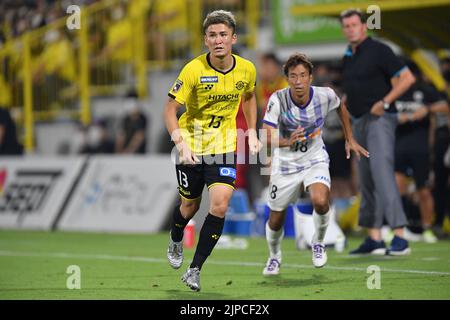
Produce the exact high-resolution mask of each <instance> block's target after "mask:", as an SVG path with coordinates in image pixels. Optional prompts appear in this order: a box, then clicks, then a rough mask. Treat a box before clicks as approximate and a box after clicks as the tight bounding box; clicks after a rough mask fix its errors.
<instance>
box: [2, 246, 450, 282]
mask: <svg viewBox="0 0 450 320" xmlns="http://www.w3.org/2000/svg"><path fill="white" fill-rule="evenodd" d="M0 256H9V257H48V258H64V259H67V258H70V259H94V260H113V261H138V262H153V263H167V260H166V259H161V258H147V257H129V256H114V255H108V254H79V253H67V252H45V253H35V252H17V251H6V250H0ZM208 264H215V265H230V266H238V267H240V266H246V267H263V266H264V265H265V264H264V263H260V262H243V261H219V260H208ZM283 267H284V268H292V269H313V266H311V265H304V264H291V263H286V264H283ZM324 269H330V270H341V271H361V272H367V269H366V268H358V267H334V266H330V265H327V266H325V267H324ZM381 271H383V272H393V273H415V274H425V275H437V276H450V272H442V271H427V270H409V269H391V268H381Z"/></svg>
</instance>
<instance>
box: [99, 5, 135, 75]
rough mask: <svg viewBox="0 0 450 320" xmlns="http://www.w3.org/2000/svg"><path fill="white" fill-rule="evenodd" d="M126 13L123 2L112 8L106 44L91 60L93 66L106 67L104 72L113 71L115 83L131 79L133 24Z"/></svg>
mask: <svg viewBox="0 0 450 320" xmlns="http://www.w3.org/2000/svg"><path fill="white" fill-rule="evenodd" d="M125 14H126V7H125V6H124V5H123V4H121V3H118V4H116V5H115V6H114V7H113V8H111V11H110V18H111V23H110V25H109V26H108V28H107V32H106V44H105V46H104V47H103V48H102V50H101V51H100V53H99V54H98V55H97V56H96V57H94V58H92V59H91V61H90V63H91V64H92V65H93V66H95V67H98V68H99V69H105V71H104V72H112V73H111V81H112V82H113V83H121V82H126V83H128V82H130V81H131V73H132V70H131V63H132V61H133V43H132V40H133V36H132V35H133V26H132V22H131V20H130V18H129V17H126V16H125ZM108 63H109V64H108ZM109 70H110V71H109Z"/></svg>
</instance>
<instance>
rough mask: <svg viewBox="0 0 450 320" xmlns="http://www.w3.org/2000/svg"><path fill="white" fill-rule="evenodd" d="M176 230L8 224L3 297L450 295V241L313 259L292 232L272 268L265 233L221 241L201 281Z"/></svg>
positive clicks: (1, 240) (3, 241)
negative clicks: (230, 243) (233, 244)
mask: <svg viewBox="0 0 450 320" xmlns="http://www.w3.org/2000/svg"><path fill="white" fill-rule="evenodd" d="M167 241H168V232H164V233H161V234H153V235H130V234H99V233H64V232H30V231H5V230H2V231H0V300H6V299H152V300H156V299H168V300H173V299H189V300H190V299H214V300H222V299H224V300H236V299H242V300H248V299H250V300H253V299H258V300H260V299H261V300H263V299H275V300H277V299H288V300H303V299H450V241H440V242H438V243H437V244H425V243H411V248H412V254H411V255H410V256H406V257H389V256H378V257H377V256H366V257H350V256H349V255H348V248H352V249H353V248H354V247H356V246H357V245H358V244H359V242H360V241H361V239H360V238H351V239H349V246H348V248H347V250H346V251H345V252H343V253H337V252H335V251H334V250H333V249H331V248H329V249H328V264H327V266H325V267H324V268H322V269H314V268H313V266H312V263H311V253H310V252H309V251H298V250H297V249H296V248H295V244H294V240H293V239H291V238H289V239H285V240H283V244H282V249H283V264H282V268H281V274H280V275H279V276H275V277H270V278H268V277H264V276H263V275H262V273H261V272H262V268H263V266H264V263H265V262H266V259H267V246H266V242H265V239H264V238H248V241H249V247H248V249H246V250H239V249H215V250H214V251H213V254H212V255H211V256H210V257H209V259H208V260H207V262H206V263H205V265H204V266H203V270H202V273H201V285H202V291H200V292H193V291H191V290H190V289H189V288H188V287H186V286H185V284H184V283H182V282H181V281H180V277H181V275H182V273H183V272H184V271H185V270H186V268H187V266H188V264H189V263H190V261H191V259H192V256H193V253H194V250H193V249H185V261H184V264H183V266H182V267H181V268H180V269H178V270H173V269H171V268H170V267H169V265H168V263H167V261H166V249H167ZM70 265H77V266H79V267H80V270H81V289H80V290H76V289H74V290H69V289H68V288H67V287H66V282H67V279H68V277H70V274H68V273H67V268H68V267H69V266H70ZM371 265H376V266H379V267H380V268H381V274H380V275H381V288H380V289H372V290H370V289H368V287H367V280H368V278H369V277H370V276H371V274H370V273H367V268H368V267H369V266H371Z"/></svg>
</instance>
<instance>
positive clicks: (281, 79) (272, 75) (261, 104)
mask: <svg viewBox="0 0 450 320" xmlns="http://www.w3.org/2000/svg"><path fill="white" fill-rule="evenodd" d="M257 70H258V81H256V87H255V92H256V102H257V105H258V123H257V125H258V128H261V127H262V118H263V116H264V114H265V112H266V108H267V103H268V102H269V98H270V96H271V95H272V93H274V92H275V91H277V90H280V89H284V88H286V87H287V86H288V83H287V80H286V77H285V76H284V75H283V73H282V63H281V61H280V60H279V58H278V57H277V55H276V54H275V53H273V52H266V53H264V54H262V55H261V56H260V57H259V61H258V68H257ZM238 119H239V114H238ZM241 119H242V117H241ZM245 145H247V143H246V144H245ZM238 149H239V147H238ZM270 152H271V150H270V148H268V149H267V157H268V160H269V163H270V156H271V154H270ZM247 154H248V152H247ZM243 166H244V167H245V171H246V175H248V176H249V180H250V181H256V182H257V183H252V185H251V189H250V188H249V191H251V192H250V199H251V200H253V199H254V198H255V197H256V196H257V195H261V194H263V193H264V192H263V190H264V188H267V187H268V185H269V179H270V176H269V175H261V174H260V173H261V169H263V168H262V166H266V165H260V164H257V165H254V166H249V165H243ZM268 166H270V164H268ZM266 169H269V168H266ZM247 171H248V173H247ZM269 172H270V169H269ZM238 181H239V178H237V179H236V183H238Z"/></svg>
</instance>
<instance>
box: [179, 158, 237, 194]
mask: <svg viewBox="0 0 450 320" xmlns="http://www.w3.org/2000/svg"><path fill="white" fill-rule="evenodd" d="M198 158H199V159H200V161H201V163H200V164H196V165H184V164H177V165H176V166H175V168H176V171H177V172H176V174H177V180H178V192H179V193H180V196H182V197H183V198H185V199H188V200H194V199H197V198H200V197H201V195H202V192H203V188H204V186H205V184H206V186H207V187H208V189H209V188H211V187H212V186H213V185H217V184H222V185H227V186H230V187H231V188H233V189H234V188H235V184H236V154H234V153H228V154H226V153H225V154H219V155H205V156H198Z"/></svg>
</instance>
